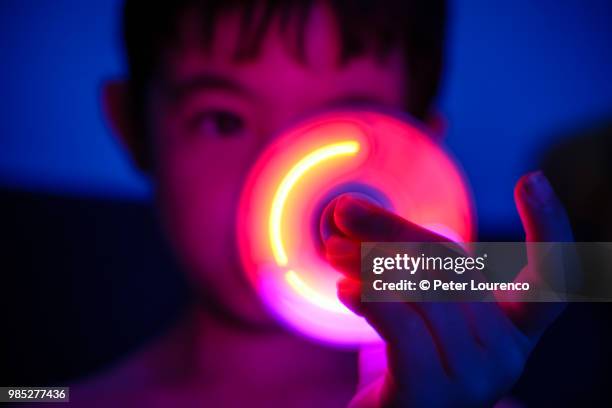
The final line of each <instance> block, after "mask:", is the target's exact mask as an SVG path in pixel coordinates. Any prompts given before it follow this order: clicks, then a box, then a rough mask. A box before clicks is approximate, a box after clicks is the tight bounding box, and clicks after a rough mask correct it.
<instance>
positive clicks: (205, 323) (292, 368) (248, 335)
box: [162, 307, 357, 390]
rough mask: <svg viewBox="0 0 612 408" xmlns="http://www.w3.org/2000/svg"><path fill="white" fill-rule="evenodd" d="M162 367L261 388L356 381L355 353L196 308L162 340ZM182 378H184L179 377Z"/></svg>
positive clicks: (199, 379) (207, 381)
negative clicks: (164, 344) (226, 319)
mask: <svg viewBox="0 0 612 408" xmlns="http://www.w3.org/2000/svg"><path fill="white" fill-rule="evenodd" d="M168 341H169V342H171V343H174V344H173V345H171V346H170V347H164V348H165V349H166V350H174V351H171V355H167V356H164V357H162V359H163V360H166V361H165V362H163V363H162V365H164V366H170V367H172V369H171V370H173V371H174V370H175V373H176V375H177V376H182V377H183V379H184V380H186V381H188V382H189V383H196V384H200V385H215V384H222V383H239V384H242V385H243V386H247V387H251V386H252V387H255V388H258V389H261V390H271V389H277V388H278V387H283V386H287V387H295V386H296V385H298V386H299V385H300V384H304V385H306V384H305V383H310V384H309V385H310V386H312V385H313V383H320V384H321V386H325V384H330V385H332V386H335V387H338V386H340V385H341V384H342V383H347V384H356V383H357V354H356V353H355V352H350V351H342V350H337V349H333V348H329V347H325V346H321V345H318V344H316V343H314V342H312V341H309V340H306V339H304V338H301V337H299V336H296V335H294V334H293V333H291V332H289V331H286V330H284V329H282V328H280V327H279V328H278V329H277V330H276V329H274V330H273V329H270V330H262V331H257V330H253V329H252V328H241V327H240V326H237V325H234V324H227V323H226V322H224V321H223V320H222V319H219V318H218V317H217V316H215V315H214V314H211V313H210V312H208V311H207V310H206V309H204V308H201V307H198V308H195V309H194V310H193V311H192V313H190V314H189V316H188V317H187V318H186V319H185V321H184V322H183V323H181V325H180V326H179V328H178V329H177V330H175V332H174V333H173V334H172V335H171V336H170V338H169V339H168ZM185 377H187V378H185Z"/></svg>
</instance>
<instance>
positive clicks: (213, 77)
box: [166, 72, 252, 100]
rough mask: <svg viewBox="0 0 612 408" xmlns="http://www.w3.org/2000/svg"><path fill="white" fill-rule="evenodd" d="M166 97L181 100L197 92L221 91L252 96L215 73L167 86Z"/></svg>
mask: <svg viewBox="0 0 612 408" xmlns="http://www.w3.org/2000/svg"><path fill="white" fill-rule="evenodd" d="M166 90H167V92H168V95H169V96H170V97H171V98H172V99H174V100H180V99H183V98H185V97H187V96H189V95H190V94H193V93H196V92H198V91H210V90H222V91H228V92H232V93H236V94H240V95H246V96H249V97H250V96H252V92H251V91H250V90H249V89H248V88H247V87H246V86H244V85H242V84H241V83H239V82H237V81H235V80H233V79H231V78H228V77H226V76H223V75H220V74H216V73H205V72H203V73H199V74H196V75H194V76H191V77H189V78H185V79H180V80H177V81H174V82H172V81H171V82H169V83H168V84H167V87H166Z"/></svg>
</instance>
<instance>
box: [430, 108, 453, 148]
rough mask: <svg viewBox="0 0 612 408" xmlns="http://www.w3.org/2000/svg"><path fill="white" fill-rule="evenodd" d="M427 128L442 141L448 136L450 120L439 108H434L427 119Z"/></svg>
mask: <svg viewBox="0 0 612 408" xmlns="http://www.w3.org/2000/svg"><path fill="white" fill-rule="evenodd" d="M425 124H426V125H427V128H428V129H429V130H430V131H431V134H432V135H433V136H434V138H435V140H436V141H442V140H444V138H445V137H446V131H447V130H448V122H447V121H446V117H445V116H444V115H442V113H441V112H440V111H438V110H433V111H431V112H430V114H429V115H428V116H427V119H426V121H425Z"/></svg>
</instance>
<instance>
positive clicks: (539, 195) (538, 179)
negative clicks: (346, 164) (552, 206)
mask: <svg viewBox="0 0 612 408" xmlns="http://www.w3.org/2000/svg"><path fill="white" fill-rule="evenodd" d="M524 189H525V192H526V193H527V195H528V197H529V198H530V200H531V201H532V202H533V203H534V204H535V205H538V206H540V207H544V206H546V205H548V203H550V201H551V199H552V197H553V196H554V191H553V189H552V186H551V185H550V183H549V182H548V179H547V178H546V176H545V175H544V173H543V172H542V171H541V170H538V171H534V172H533V173H530V174H529V175H528V176H527V179H526V180H525V184H524Z"/></svg>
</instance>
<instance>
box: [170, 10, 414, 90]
mask: <svg viewBox="0 0 612 408" xmlns="http://www.w3.org/2000/svg"><path fill="white" fill-rule="evenodd" d="M180 21H181V24H180V27H179V36H178V41H177V44H175V45H173V46H171V47H168V48H167V49H166V52H165V54H164V57H165V58H164V60H165V61H164V64H163V65H164V67H165V70H164V71H165V74H166V75H164V76H165V77H166V78H167V79H169V80H172V79H179V80H180V79H181V78H185V77H189V76H191V75H197V74H198V73H199V72H200V71H201V70H202V69H211V70H216V71H223V72H226V73H237V74H239V75H240V76H243V77H247V78H248V77H249V76H255V77H258V76H260V75H262V71H265V72H270V73H271V75H278V73H279V72H280V73H282V77H283V78H288V79H289V78H290V77H291V76H292V75H300V74H304V73H307V74H312V75H325V74H334V73H337V72H338V71H342V70H343V69H344V68H345V67H344V66H343V64H342V62H343V61H342V44H341V35H340V29H339V27H338V23H337V19H336V18H335V16H334V15H333V12H332V10H331V8H330V7H329V6H328V5H326V4H325V3H324V2H317V3H315V4H314V5H313V6H312V8H311V9H310V12H309V15H308V17H307V18H306V19H305V20H304V22H305V25H304V27H303V28H299V24H288V25H287V27H286V29H284V30H283V29H281V26H280V22H279V19H278V18H273V19H272V20H271V21H270V24H269V27H268V29H267V33H266V35H265V36H264V37H263V40H262V41H261V43H260V46H259V47H258V49H257V53H256V54H254V55H253V56H252V57H251V58H245V59H240V58H237V52H238V51H239V50H240V49H241V47H244V46H245V45H247V46H248V45H249V44H250V43H251V42H252V41H253V37H252V36H251V35H248V34H252V33H248V32H247V31H245V30H243V27H242V24H243V21H242V19H241V14H240V12H239V11H235V12H226V13H223V14H221V15H219V16H218V18H217V19H216V21H215V27H214V29H213V35H212V37H211V43H210V44H209V47H204V46H203V40H202V31H203V28H202V21H201V19H200V18H198V15H197V13H195V12H187V13H185V15H184V16H183V18H182V19H181V20H180ZM298 30H302V33H301V34H302V35H303V39H304V40H303V49H302V53H300V50H299V49H298V46H299V45H298V44H299V42H298V41H297V40H296V38H297V37H296V36H298V35H300V33H299V32H298ZM394 54H397V55H394ZM399 54H400V53H399V52H397V53H393V52H391V53H390V54H389V56H388V57H387V58H385V60H380V59H379V58H377V57H375V56H374V53H372V55H364V56H363V57H360V58H356V60H357V61H358V62H359V60H361V61H362V65H363V62H365V64H366V65H372V66H373V68H376V69H383V70H385V69H387V68H388V66H389V65H390V64H389V61H391V63H392V64H393V63H395V64H396V65H397V61H394V60H398V59H399V57H398V55H399ZM376 65H378V67H376ZM402 74H403V71H402ZM261 79H264V78H261ZM279 79H282V78H279Z"/></svg>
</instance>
